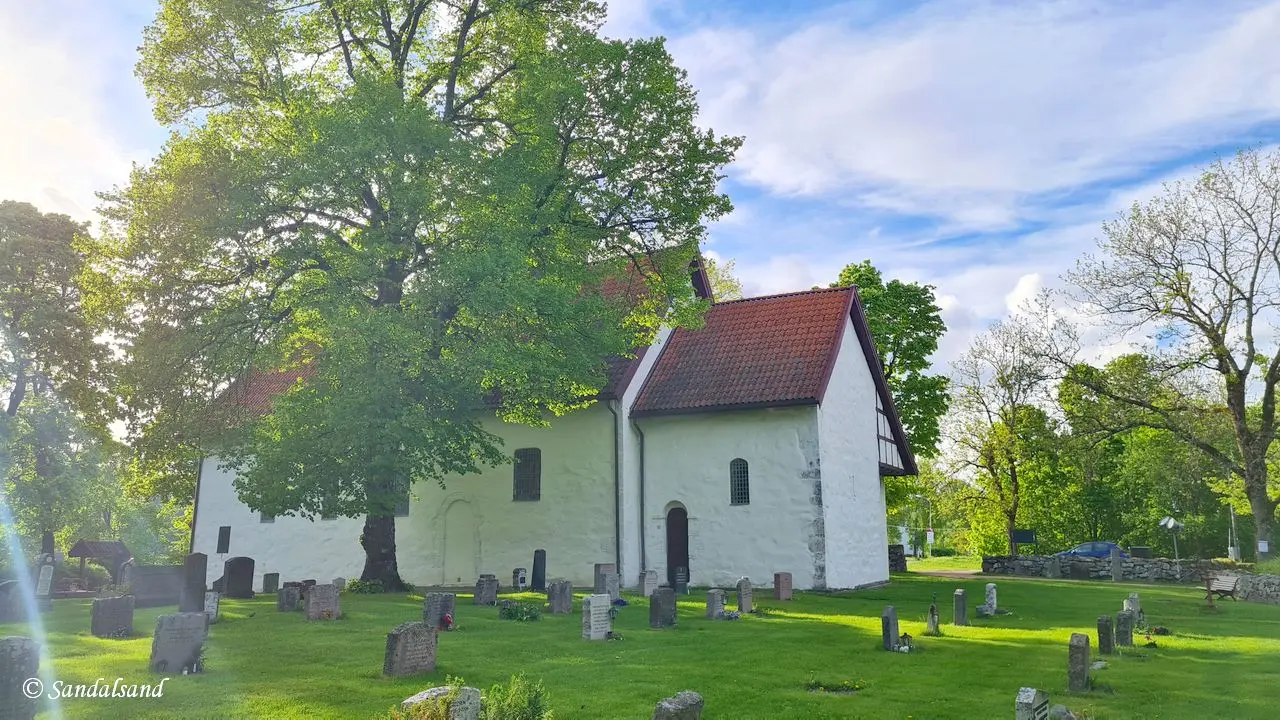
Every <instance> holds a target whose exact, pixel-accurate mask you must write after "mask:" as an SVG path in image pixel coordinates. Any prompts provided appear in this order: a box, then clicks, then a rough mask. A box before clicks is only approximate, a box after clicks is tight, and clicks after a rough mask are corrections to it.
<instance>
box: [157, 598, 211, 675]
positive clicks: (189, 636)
mask: <svg viewBox="0 0 1280 720" xmlns="http://www.w3.org/2000/svg"><path fill="white" fill-rule="evenodd" d="M208 628H209V623H208V620H207V617H206V616H205V614H204V613H203V612H198V613H178V614H177V615H161V616H160V617H158V618H156V634H155V635H154V636H152V638H151V661H150V663H149V664H148V667H150V668H151V671H152V672H158V673H166V674H168V675H186V674H188V673H198V672H200V671H202V670H203V669H204V661H203V660H202V659H201V657H200V656H201V653H202V652H203V650H204V641H205V637H207V633H208Z"/></svg>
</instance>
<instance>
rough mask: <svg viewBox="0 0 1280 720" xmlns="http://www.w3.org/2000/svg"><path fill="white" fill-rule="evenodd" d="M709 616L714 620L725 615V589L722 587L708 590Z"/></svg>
mask: <svg viewBox="0 0 1280 720" xmlns="http://www.w3.org/2000/svg"><path fill="white" fill-rule="evenodd" d="M707 617H708V618H711V619H712V620H719V619H720V618H722V617H724V591H723V590H721V589H720V588H712V589H710V590H708V591H707Z"/></svg>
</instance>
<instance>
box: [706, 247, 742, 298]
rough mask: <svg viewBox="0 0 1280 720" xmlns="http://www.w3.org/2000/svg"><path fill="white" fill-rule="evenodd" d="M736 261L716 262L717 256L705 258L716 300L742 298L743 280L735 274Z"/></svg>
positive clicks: (712, 294)
mask: <svg viewBox="0 0 1280 720" xmlns="http://www.w3.org/2000/svg"><path fill="white" fill-rule="evenodd" d="M734 264H735V261H734V260H732V259H730V260H725V261H724V262H723V263H719V262H716V260H715V258H712V257H706V258H703V265H704V266H705V267H706V270H707V279H708V280H710V281H711V296H712V297H714V298H715V300H716V302H727V301H729V300H741V299H742V281H741V280H739V279H738V278H737V276H735V275H734V274H733V266H734Z"/></svg>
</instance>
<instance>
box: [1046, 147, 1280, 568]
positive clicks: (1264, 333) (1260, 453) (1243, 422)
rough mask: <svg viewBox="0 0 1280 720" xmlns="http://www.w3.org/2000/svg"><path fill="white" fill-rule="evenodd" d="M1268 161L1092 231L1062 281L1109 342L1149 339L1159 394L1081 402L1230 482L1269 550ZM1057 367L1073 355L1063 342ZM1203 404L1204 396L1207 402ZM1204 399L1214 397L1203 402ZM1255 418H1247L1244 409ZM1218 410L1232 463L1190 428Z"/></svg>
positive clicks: (1273, 355)
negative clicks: (1095, 241) (1143, 331)
mask: <svg viewBox="0 0 1280 720" xmlns="http://www.w3.org/2000/svg"><path fill="white" fill-rule="evenodd" d="M1277 217H1280V151H1272V152H1269V153H1262V152H1258V151H1254V152H1242V153H1240V154H1239V155H1237V156H1236V157H1235V158H1234V160H1232V161H1229V162H1223V161H1218V162H1215V163H1213V164H1212V165H1211V166H1209V168H1208V169H1207V170H1206V171H1205V172H1204V173H1203V174H1202V175H1201V176H1200V177H1199V178H1198V179H1197V180H1195V181H1191V182H1186V181H1179V182H1176V183H1172V184H1169V185H1166V186H1165V191H1164V193H1163V194H1162V195H1161V196H1159V197H1157V198H1155V199H1153V200H1151V201H1150V202H1148V203H1146V204H1135V205H1134V207H1133V208H1132V209H1131V210H1130V212H1129V214H1128V215H1126V216H1123V217H1121V218H1119V219H1117V220H1115V221H1113V222H1110V223H1108V224H1106V225H1105V226H1104V228H1103V232H1104V234H1105V239H1104V240H1103V241H1102V242H1101V243H1100V251H1101V252H1100V254H1099V255H1097V256H1093V257H1087V258H1085V259H1084V260H1082V261H1081V262H1080V264H1079V265H1078V267H1077V269H1076V271H1075V272H1074V273H1072V274H1071V275H1070V280H1071V281H1072V283H1073V284H1074V285H1075V286H1076V288H1077V289H1078V291H1079V292H1078V295H1077V297H1078V299H1080V300H1082V301H1083V302H1084V303H1086V305H1087V306H1088V308H1090V309H1091V310H1093V311H1095V312H1096V313H1097V314H1098V315H1099V316H1101V317H1103V318H1105V319H1106V320H1108V321H1110V322H1111V323H1112V324H1113V325H1114V326H1115V327H1116V328H1118V329H1120V330H1121V331H1129V330H1134V329H1138V328H1148V327H1153V326H1154V327H1156V328H1157V329H1158V331H1159V334H1160V340H1161V342H1160V343H1159V344H1158V345H1157V346H1156V347H1155V348H1152V349H1151V356H1152V367H1153V370H1154V373H1155V374H1156V375H1157V376H1158V377H1159V378H1160V380H1161V382H1162V385H1163V386H1164V387H1165V388H1166V392H1164V393H1161V394H1159V395H1157V396H1155V397H1149V396H1147V395H1146V394H1145V393H1141V392H1138V390H1139V388H1136V387H1130V386H1125V385H1121V384H1116V383H1107V382H1104V380H1105V378H1103V377H1101V376H1099V375H1096V374H1089V375H1084V376H1082V377H1081V378H1080V382H1081V383H1082V384H1085V385H1086V386H1087V387H1088V388H1089V389H1090V390H1091V391H1093V392H1095V393H1097V394H1099V395H1102V396H1104V397H1107V398H1109V399H1110V400H1112V401H1114V402H1116V403H1122V404H1124V405H1126V406H1129V407H1133V408H1136V409H1138V410H1140V411H1141V412H1140V413H1137V414H1136V416H1135V417H1136V418H1137V420H1138V421H1140V422H1142V423H1143V424H1144V425H1145V426H1147V427H1153V428H1157V429H1162V430H1166V431H1168V432H1170V433H1172V434H1173V435H1175V436H1177V437H1179V438H1181V439H1182V440H1183V441H1185V442H1187V443H1189V444H1191V445H1193V446H1195V447H1196V448H1198V449H1199V450H1200V451H1202V452H1204V453H1205V454H1206V455H1208V456H1209V457H1210V458H1212V459H1213V460H1214V461H1215V462H1217V463H1218V464H1219V466H1220V467H1221V468H1222V469H1223V470H1224V471H1226V472H1229V473H1231V474H1232V475H1234V476H1236V477H1239V478H1240V479H1241V480H1242V482H1243V486H1244V492H1245V495H1246V496H1247V497H1248V499H1249V506H1250V510H1251V512H1252V515H1253V522H1254V527H1255V531H1256V535H1257V538H1258V539H1259V540H1267V541H1268V542H1269V544H1270V546H1271V547H1272V548H1274V541H1275V537H1274V535H1273V533H1274V526H1275V511H1276V500H1275V499H1274V498H1273V497H1271V495H1270V493H1269V491H1268V477H1269V472H1270V471H1269V468H1268V463H1267V458H1268V457H1269V454H1270V451H1271V447H1272V444H1273V442H1274V441H1275V437H1276V385H1277V384H1278V383H1280V343H1277V338H1276V337H1275V335H1274V332H1272V329H1273V328H1275V327H1276V326H1277V323H1278V322H1280V262H1278V261H1277V258H1280V224H1277V222H1276V218H1277ZM1057 349H1058V355H1059V356H1060V359H1061V360H1062V361H1064V362H1065V363H1067V364H1073V363H1074V362H1075V361H1076V357H1077V355H1078V353H1079V343H1078V342H1076V341H1075V339H1074V337H1072V336H1071V335H1069V334H1066V335H1065V337H1064V339H1063V341H1062V342H1061V343H1059V345H1058V346H1057ZM1211 393H1212V394H1211ZM1213 395H1216V397H1213ZM1251 397H1252V398H1258V408H1259V411H1258V412H1257V413H1256V415H1255V414H1252V413H1250V410H1249V407H1250V398H1251ZM1223 406H1225V408H1226V414H1227V417H1228V418H1229V420H1230V427H1231V429H1232V436H1233V438H1232V439H1233V444H1234V452H1227V451H1225V450H1224V449H1223V448H1221V447H1219V446H1218V445H1217V444H1215V443H1214V442H1212V438H1209V437H1206V435H1205V434H1204V433H1205V430H1206V428H1205V426H1204V425H1203V424H1202V423H1200V422H1199V420H1198V418H1200V417H1203V416H1205V415H1206V414H1212V413H1214V412H1215V411H1216V410H1217V409H1218V408H1221V407H1223Z"/></svg>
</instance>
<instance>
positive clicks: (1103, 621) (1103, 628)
mask: <svg viewBox="0 0 1280 720" xmlns="http://www.w3.org/2000/svg"><path fill="white" fill-rule="evenodd" d="M1115 651H1116V628H1115V625H1114V624H1112V622H1111V616H1110V615H1101V616H1099V617H1098V654H1099V655H1111V654H1113V653H1114V652H1115Z"/></svg>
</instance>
